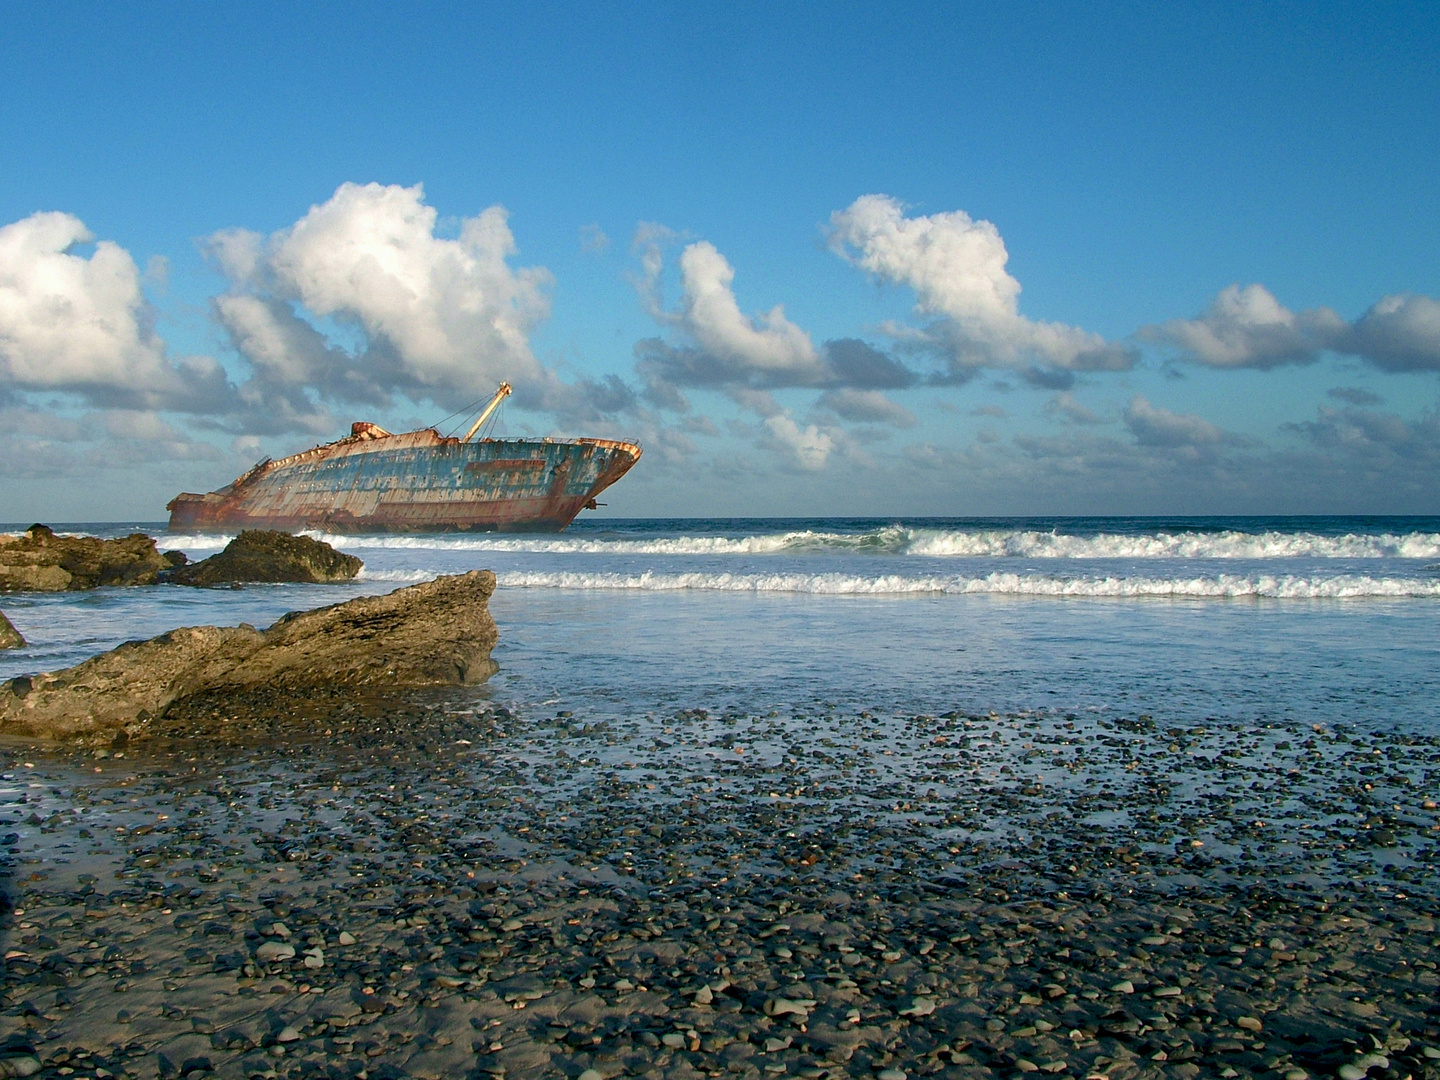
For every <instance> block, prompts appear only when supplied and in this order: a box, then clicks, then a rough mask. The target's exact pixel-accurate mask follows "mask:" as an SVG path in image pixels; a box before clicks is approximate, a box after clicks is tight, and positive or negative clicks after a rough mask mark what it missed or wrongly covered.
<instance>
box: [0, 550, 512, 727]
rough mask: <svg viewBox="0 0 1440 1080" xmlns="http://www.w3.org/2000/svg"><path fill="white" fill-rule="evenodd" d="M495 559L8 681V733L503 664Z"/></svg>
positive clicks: (442, 682)
mask: <svg viewBox="0 0 1440 1080" xmlns="http://www.w3.org/2000/svg"><path fill="white" fill-rule="evenodd" d="M494 590H495V575H494V574H492V573H491V572H490V571H488V570H472V571H470V573H468V574H461V575H458V576H454V577H441V578H437V579H436V580H434V581H429V582H424V583H423V584H420V585H411V586H409V587H408V588H404V589H397V590H396V591H395V592H392V593H390V594H388V595H386V596H364V597H360V598H358V599H355V600H350V601H347V602H346V603H343V604H335V605H332V606H330V607H323V608H317V609H315V610H314V611H306V612H297V613H292V614H289V615H286V616H285V617H284V618H282V619H280V620H279V621H278V622H276V623H275V624H274V625H273V626H271V627H270V628H269V629H268V630H263V631H261V630H256V629H254V628H253V627H250V626H238V627H217V626H192V627H185V628H183V629H179V630H172V631H170V632H169V633H168V634H162V635H160V636H159V637H156V638H151V639H150V640H149V641H132V642H127V643H126V644H124V645H121V646H120V647H119V648H117V649H112V650H111V651H110V652H107V653H102V654H101V655H99V656H96V657H93V658H92V659H90V660H87V661H85V662H84V663H82V664H78V665H76V666H75V667H72V668H66V669H65V670H63V671H57V672H52V673H50V674H48V675H37V676H33V677H28V678H22V679H15V680H12V681H11V683H10V684H9V686H8V689H0V732H5V733H9V734H24V735H32V736H39V737H41V738H66V737H72V736H78V735H84V734H86V733H91V732H102V731H104V732H108V731H114V730H116V729H121V730H124V731H125V732H126V733H127V734H138V733H140V732H141V731H143V728H144V725H145V724H146V723H147V722H149V721H150V720H152V719H154V718H157V717H159V716H161V715H163V714H164V713H165V711H166V710H167V709H170V708H171V707H172V706H175V705H177V704H179V703H182V702H185V701H187V700H190V699H196V698H200V697H209V698H214V697H216V696H219V697H226V696H235V697H243V695H244V694H246V693H247V692H251V691H264V692H266V693H269V694H273V693H275V692H277V691H280V692H284V691H305V690H333V689H335V688H342V689H343V688H351V687H353V688H357V689H358V688H377V689H379V688H383V689H389V688H403V687H419V686H456V685H460V684H464V683H476V682H482V681H484V680H485V679H487V678H489V677H490V675H492V674H493V673H494V672H495V670H496V665H495V663H494V662H493V661H492V660H491V659H490V650H491V649H492V648H493V647H494V645H495V642H496V640H497V636H498V635H497V632H496V629H495V620H494V619H493V618H491V616H490V610H489V607H488V601H489V599H490V595H491V593H493V592H494Z"/></svg>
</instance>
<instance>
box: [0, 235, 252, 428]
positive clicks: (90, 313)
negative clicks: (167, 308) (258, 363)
mask: <svg viewBox="0 0 1440 1080" xmlns="http://www.w3.org/2000/svg"><path fill="white" fill-rule="evenodd" d="M93 240H94V236H93V234H92V233H91V232H90V231H89V230H88V229H87V228H86V227H85V225H84V223H83V222H81V220H80V219H79V218H77V217H75V216H74V215H73V214H64V213H57V212H48V213H39V214H33V215H31V216H30V217H28V218H24V219H23V220H21V221H17V222H14V223H12V224H9V225H6V226H4V227H0V387H3V386H4V385H6V384H8V385H9V386H11V387H14V388H15V389H18V390H32V391H33V390H42V391H43V390H58V391H65V392H70V393H75V394H79V395H81V396H83V397H85V398H86V399H87V400H90V401H92V402H95V403H97V404H102V405H105V404H122V405H133V406H140V407H145V408H172V409H183V410H191V411H204V410H208V409H213V408H217V407H219V406H220V405H221V404H222V402H223V401H224V398H225V396H226V394H227V387H226V384H225V375H224V372H223V370H222V369H221V368H220V366H219V365H218V364H217V363H215V361H213V360H210V359H208V358H204V357H187V358H185V359H182V360H179V361H176V360H172V359H171V358H169V357H168V356H167V355H166V350H165V343H164V341H162V340H161V339H160V338H159V337H158V336H157V335H156V334H155V331H154V328H153V322H154V313H153V312H152V311H151V309H150V305H149V304H148V303H147V301H146V300H145V295H144V293H143V292H142V291H141V287H140V282H141V277H140V270H139V268H138V267H137V266H136V265H135V260H134V259H133V258H131V256H130V253H129V252H128V251H126V250H125V249H124V248H122V247H120V246H119V245H118V244H115V243H112V242H111V241H108V240H101V241H99V242H97V243H95V250H94V252H93V253H92V254H91V255H90V256H89V257H88V258H86V257H85V256H83V255H79V254H76V253H75V251H74V249H75V248H76V247H77V246H79V245H81V244H87V243H90V242H91V241H93Z"/></svg>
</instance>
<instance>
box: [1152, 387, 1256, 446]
mask: <svg viewBox="0 0 1440 1080" xmlns="http://www.w3.org/2000/svg"><path fill="white" fill-rule="evenodd" d="M1125 426H1126V427H1128V428H1129V429H1130V433H1131V434H1132V435H1134V436H1135V441H1136V442H1138V443H1139V444H1140V445H1141V446H1155V447H1175V448H1179V447H1202V446H1215V445H1217V444H1219V443H1225V442H1229V441H1231V440H1232V438H1233V436H1231V435H1230V434H1229V433H1228V432H1226V431H1225V430H1224V429H1222V428H1218V427H1216V426H1215V425H1214V424H1212V423H1210V421H1208V420H1205V419H1203V418H1202V417H1199V416H1195V415H1193V414H1190V413H1174V412H1171V411H1170V410H1169V409H1162V408H1160V407H1159V406H1158V405H1151V404H1150V402H1149V401H1147V400H1146V399H1145V398H1143V397H1141V396H1140V395H1139V394H1136V395H1135V396H1134V397H1133V398H1131V399H1130V404H1129V405H1127V406H1126V407H1125Z"/></svg>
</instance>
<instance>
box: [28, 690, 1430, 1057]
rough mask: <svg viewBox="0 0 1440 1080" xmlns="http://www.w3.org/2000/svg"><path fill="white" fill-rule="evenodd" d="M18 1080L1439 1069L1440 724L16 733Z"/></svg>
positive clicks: (368, 712) (311, 721)
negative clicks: (1437, 729) (114, 740)
mask: <svg viewBox="0 0 1440 1080" xmlns="http://www.w3.org/2000/svg"><path fill="white" fill-rule="evenodd" d="M0 764H3V781H0V784H3V786H0V815H3V816H0V829H3V830H5V834H6V835H5V836H4V842H5V843H6V845H8V851H9V867H10V869H9V873H10V880H9V901H10V905H9V909H8V910H7V911H6V913H5V915H4V919H3V924H0V925H3V941H4V948H5V966H4V982H3V992H0V1006H3V1007H0V1044H3V1049H0V1072H3V1074H4V1075H16V1076H23V1075H43V1076H47V1077H48V1076H77V1077H100V1078H105V1077H111V1076H115V1077H122V1076H134V1077H152V1076H160V1077H171V1076H195V1077H203V1076H210V1075H214V1076H224V1077H232V1076H233V1077H256V1076H259V1077H267V1078H268V1077H280V1076H286V1077H319V1076H326V1077H354V1078H357V1080H370V1078H372V1077H373V1078H377V1080H378V1078H387V1080H388V1078H393V1077H403V1076H415V1077H459V1076H464V1077H477V1078H481V1080H484V1078H485V1077H498V1076H506V1077H521V1076H526V1077H528V1076H536V1077H541V1076H555V1077H562V1076H563V1077H572V1078H573V1077H581V1078H584V1080H595V1078H596V1077H600V1078H604V1080H608V1078H610V1077H616V1076H646V1077H700V1076H708V1077H720V1076H737V1077H755V1078H768V1077H806V1078H818V1077H842V1076H855V1077H877V1078H879V1080H897V1078H899V1077H902V1076H904V1077H913V1076H944V1077H955V1078H966V1080H989V1078H991V1077H995V1078H1007V1080H1008V1078H1012V1077H1018V1076H1021V1075H1024V1074H1030V1073H1046V1074H1049V1075H1051V1076H1055V1077H1059V1078H1064V1077H1073V1078H1075V1080H1086V1078H1089V1080H1095V1078H1099V1077H1105V1078H1108V1080H1166V1078H1183V1080H1188V1078H1191V1077H1197V1076H1205V1077H1211V1076H1213V1077H1220V1078H1223V1080H1234V1078H1237V1077H1239V1078H1246V1080H1248V1078H1252V1077H1253V1078H1262V1080H1270V1078H1272V1077H1273V1078H1275V1080H1307V1078H1310V1077H1315V1078H1329V1077H1338V1078H1340V1080H1360V1077H1362V1076H1366V1075H1368V1076H1371V1077H1374V1078H1377V1080H1404V1078H1406V1077H1412V1078H1415V1080H1420V1078H1421V1077H1430V1076H1432V1075H1435V1074H1436V1062H1437V1059H1440V1001H1437V997H1436V988H1437V987H1440V973H1437V968H1436V960H1437V946H1440V927H1437V924H1436V919H1435V917H1436V910H1437V900H1440V896H1437V888H1436V880H1435V875H1434V870H1433V860H1434V858H1435V854H1436V841H1437V838H1440V815H1437V808H1436V803H1435V801H1434V800H1433V798H1432V797H1431V796H1432V795H1433V793H1434V792H1435V791H1436V788H1437V785H1436V779H1437V776H1440V739H1436V738H1434V737H1430V736H1424V735H1420V734H1416V733H1414V732H1413V731H1406V730H1396V731H1384V730H1377V729H1375V728H1374V727H1373V726H1372V727H1371V728H1370V729H1368V730H1366V731H1363V732H1362V731H1359V730H1352V729H1347V728H1346V727H1345V726H1344V725H1322V724H1313V725H1307V726H1305V727H1304V728H1303V729H1301V730H1298V731H1297V730H1295V729H1294V726H1293V725H1290V726H1286V725H1274V724H1257V723H1250V722H1238V721H1228V722H1225V721H1213V722H1210V723H1203V724H1201V723H1183V724H1175V723H1167V722H1166V720H1165V718H1164V717H1163V716H1154V715H1149V714H1140V715H1134V716H1119V715H1109V716H1103V715H1095V714H1083V713H1067V712H1064V711H1031V712H1021V713H1013V714H995V713H989V714H976V713H965V712H960V711H948V712H945V713H938V714H923V715H921V714H912V715H896V714H881V713H878V712H871V711H867V710H862V711H859V712H856V711H852V710H849V709H846V708H840V707H835V706H832V705H827V704H826V703H824V702H818V703H817V704H816V706H815V707H814V708H812V709H808V710H805V711H790V712H783V713H782V712H778V711H776V710H769V711H768V712H767V714H756V713H747V712H744V711H740V710H734V709H730V710H717V711H714V712H710V711H707V710H704V709H685V710H677V711H675V712H673V713H669V712H666V713H659V712H653V711H652V712H647V713H644V714H642V715H635V716H633V717H630V718H628V719H623V718H622V719H609V720H605V721H600V722H590V721H587V720H586V719H585V718H583V717H578V716H576V715H575V714H573V713H572V712H570V711H568V710H564V709H561V710H556V711H554V712H546V713H538V712H535V713H532V714H530V715H520V714H518V713H516V712H513V711H512V710H510V709H509V708H507V707H505V706H504V705H496V704H495V703H493V702H490V701H487V700H485V699H484V697H483V696H477V695H476V694H474V693H473V692H468V693H467V692H460V691H451V692H448V693H447V694H444V695H435V694H432V695H430V696H429V697H421V696H416V695H412V696H411V697H410V698H408V699H406V700H403V701H400V700H394V699H391V700H373V701H368V702H359V703H356V702H343V703H342V702H328V703H327V702H304V703H297V702H284V701H271V702H266V701H263V700H260V701H253V702H249V703H247V704H246V708H245V709H243V710H237V711H234V712H233V713H232V712H230V711H228V710H226V709H224V708H219V707H212V708H210V709H209V710H208V711H202V710H192V711H191V714H190V715H188V716H183V717H176V718H172V719H171V720H170V721H168V722H167V726H166V727H165V729H164V730H162V731H161V732H160V734H159V735H158V736H157V737H156V738H155V739H151V740H146V741H145V742H144V743H141V744H138V745H134V746H128V747H126V746H120V747H112V748H110V749H108V750H105V749H101V750H95V749H86V750H78V751H77V750H65V749H62V748H57V747H46V746H42V745H36V744H23V743H14V742H12V743H9V744H6V745H5V746H4V747H0Z"/></svg>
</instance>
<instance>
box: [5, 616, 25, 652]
mask: <svg viewBox="0 0 1440 1080" xmlns="http://www.w3.org/2000/svg"><path fill="white" fill-rule="evenodd" d="M24 647H25V639H24V638H23V637H21V636H20V631H19V630H16V629H15V627H14V626H12V625H11V624H10V620H9V619H7V618H6V617H5V613H4V612H3V611H0V649H23V648H24Z"/></svg>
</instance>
